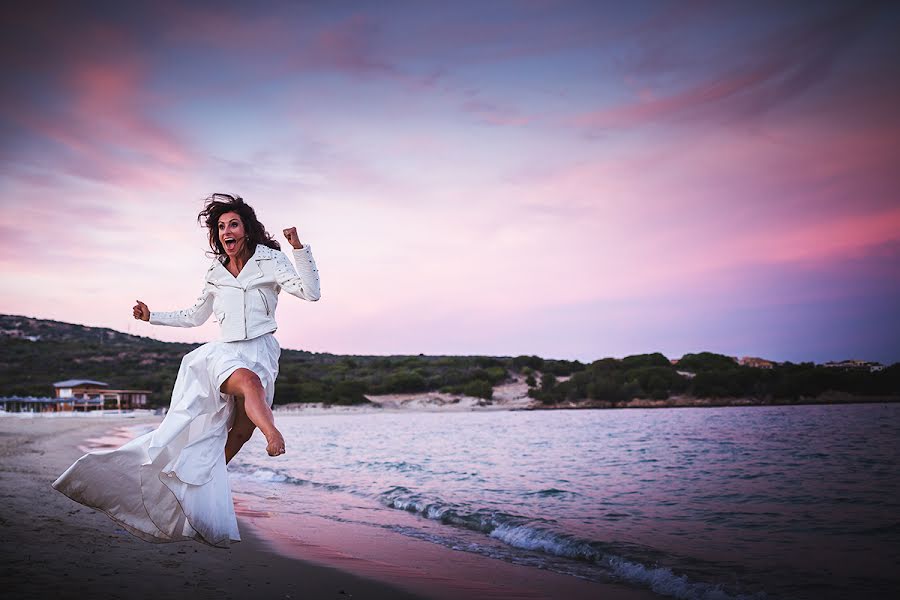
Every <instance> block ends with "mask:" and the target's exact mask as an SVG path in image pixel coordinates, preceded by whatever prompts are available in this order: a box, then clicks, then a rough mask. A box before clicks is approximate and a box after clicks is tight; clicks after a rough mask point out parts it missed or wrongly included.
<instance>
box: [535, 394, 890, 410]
mask: <svg viewBox="0 0 900 600" xmlns="http://www.w3.org/2000/svg"><path fill="white" fill-rule="evenodd" d="M846 396H847V397H845V395H844V394H833V395H832V394H823V395H822V396H817V397H812V398H801V399H799V400H793V399H790V398H784V399H774V398H769V399H756V398H693V397H686V396H678V397H672V398H668V399H666V400H651V399H646V398H635V399H633V400H627V401H624V402H610V401H607V400H585V401H582V402H564V403H560V404H559V405H558V406H554V405H553V404H542V403H536V405H535V406H531V407H528V408H524V409H519V410H579V409H582V410H583V409H590V408H596V409H603V410H614V409H619V408H722V407H743V406H811V405H822V406H835V405H842V404H890V403H893V402H900V396H849V395H846Z"/></svg>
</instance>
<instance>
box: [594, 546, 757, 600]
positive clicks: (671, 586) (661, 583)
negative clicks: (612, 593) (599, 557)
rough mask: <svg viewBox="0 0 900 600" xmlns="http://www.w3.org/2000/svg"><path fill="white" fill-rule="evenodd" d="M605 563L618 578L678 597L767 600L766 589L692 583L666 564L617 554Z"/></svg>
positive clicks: (702, 599) (719, 599) (699, 599)
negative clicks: (740, 591)
mask: <svg viewBox="0 0 900 600" xmlns="http://www.w3.org/2000/svg"><path fill="white" fill-rule="evenodd" d="M604 562H605V563H606V565H607V566H608V567H609V568H610V569H611V570H612V572H613V573H615V574H616V575H617V576H618V577H620V578H622V579H624V580H625V581H628V582H630V583H636V584H640V585H644V586H646V587H649V588H650V589H651V590H653V591H654V592H656V593H657V594H661V595H663V596H671V597H673V598H678V599H679V600H764V599H765V598H767V596H766V594H765V593H764V592H758V593H756V594H751V595H746V594H737V595H733V594H729V593H728V592H726V591H725V590H724V589H723V588H722V586H721V585H711V584H708V583H700V582H693V581H690V580H689V579H688V577H687V576H686V575H676V574H675V573H673V572H672V570H671V569H667V568H665V567H648V566H647V565H642V564H640V563H637V562H632V561H629V560H625V559H624V558H621V557H618V556H608V557H606V558H605V559H604Z"/></svg>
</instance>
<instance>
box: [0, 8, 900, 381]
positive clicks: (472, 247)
mask: <svg viewBox="0 0 900 600" xmlns="http://www.w3.org/2000/svg"><path fill="white" fill-rule="evenodd" d="M0 19H2V34H3V35H2V37H0V65H2V69H3V71H2V72H3V80H4V81H3V85H2V91H0V140H2V144H0V207H2V208H0V210H2V212H0V269H2V274H3V288H2V297H0V313H6V314H17V315H26V316H31V317H38V318H45V319H55V320H59V321H66V322H72V323H81V324H85V325H91V326H102V327H111V328H113V329H116V330H120V331H124V332H128V333H132V334H136V335H142V336H150V337H154V338H157V339H161V340H166V341H189V342H202V341H208V340H211V339H214V338H215V337H216V335H217V325H216V324H215V323H214V322H213V321H212V320H210V321H209V322H207V323H206V324H205V325H203V326H201V327H199V328H194V329H180V328H166V327H160V326H153V325H150V324H148V323H144V322H138V321H135V320H134V319H133V317H132V313H131V307H132V306H133V305H134V301H135V300H137V299H140V300H142V301H144V302H146V303H147V304H148V305H149V307H150V309H151V310H177V309H181V308H185V307H188V306H190V305H191V304H193V302H194V300H195V299H196V297H197V296H198V294H199V292H200V290H201V288H202V286H203V279H202V278H203V275H204V273H205V271H206V268H207V266H208V264H209V261H210V258H209V256H208V255H207V254H206V251H208V250H209V248H208V245H207V243H206V236H205V234H204V231H203V230H202V229H201V228H200V226H199V224H198V223H197V213H198V212H199V211H200V210H201V209H202V208H203V202H204V198H205V197H207V196H209V195H210V194H212V193H214V192H228V193H237V194H240V195H241V196H243V198H244V199H245V200H246V201H247V202H248V203H249V204H251V205H252V206H253V207H254V208H255V209H256V212H257V215H258V216H259V218H260V220H261V221H262V222H263V223H264V225H265V226H266V228H267V229H268V230H269V231H270V232H272V233H273V234H275V235H276V238H277V239H279V240H281V242H282V245H283V247H287V243H286V242H285V241H284V238H283V236H282V235H281V231H282V230H283V229H284V228H286V227H290V226H296V227H297V229H298V232H299V235H300V239H301V241H302V242H303V243H305V244H308V245H309V246H310V247H311V249H312V251H313V254H314V256H315V258H316V261H317V265H318V269H319V273H320V276H321V285H322V298H321V300H320V301H318V302H315V303H311V302H305V301H302V300H299V299H296V298H293V297H290V296H287V295H284V297H283V298H282V299H281V302H280V303H279V312H278V315H277V316H278V322H279V330H278V333H277V337H278V339H279V341H280V343H281V345H282V347H283V348H290V349H302V350H309V351H313V352H331V353H337V354H358V355H390V354H420V353H422V354H427V355H492V356H516V355H521V354H529V355H530V354H535V355H538V356H542V357H545V358H558V359H577V360H581V361H583V362H589V361H593V360H597V359H599V358H604V357H623V356H627V355H630V354H637V353H645V352H662V353H663V354H665V355H666V356H668V357H669V358H678V357H680V356H682V355H683V354H685V353H689V352H701V351H711V352H718V353H722V354H727V355H731V356H738V357H740V356H761V357H765V358H769V359H772V360H778V361H785V360H790V361H793V362H802V361H815V362H825V361H828V360H841V359H847V358H856V359H863V360H875V361H880V362H883V363H886V364H890V363H894V362H898V361H900V309H898V307H900V109H898V107H900V36H897V35H896V31H898V30H900V6H898V5H897V4H895V3H887V2H880V3H879V2H874V3H866V2H837V3H829V2H791V3H785V2H768V1H763V2H727V1H710V2H689V1H684V2H643V1H629V2H608V3H607V2H599V1H589V2H565V1H552V0H519V1H503V0H493V1H491V2H481V1H479V2H465V1H463V2H437V1H434V2H430V1H424V2H413V1H410V2H390V1H388V2H383V1H379V2H349V1H340V0H339V1H335V2H284V3H280V2H273V3H266V2H260V3H246V2H235V3H227V2H191V3H175V2H164V1H163V2H153V3H146V4H140V3H120V2H109V3H96V2H79V3H62V2H59V3H50V2H40V1H38V2H29V3H27V4H26V5H24V6H23V7H17V8H16V10H10V11H4V15H3V16H2V17H0Z"/></svg>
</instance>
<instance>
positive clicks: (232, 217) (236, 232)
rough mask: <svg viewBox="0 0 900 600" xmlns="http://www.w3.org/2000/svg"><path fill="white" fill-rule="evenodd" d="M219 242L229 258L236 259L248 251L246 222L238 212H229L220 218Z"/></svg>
mask: <svg viewBox="0 0 900 600" xmlns="http://www.w3.org/2000/svg"><path fill="white" fill-rule="evenodd" d="M218 227H219V241H220V242H222V247H223V248H225V254H227V255H228V258H235V257H237V256H241V255H243V254H244V253H245V252H246V251H247V234H246V233H245V232H244V222H243V221H241V216H240V215H239V214H237V213H236V212H227V213H225V214H223V215H222V216H221V217H219V226H218Z"/></svg>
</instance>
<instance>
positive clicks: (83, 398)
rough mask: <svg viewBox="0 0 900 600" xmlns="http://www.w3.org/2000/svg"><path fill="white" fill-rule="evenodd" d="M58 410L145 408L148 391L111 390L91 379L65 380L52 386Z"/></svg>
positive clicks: (102, 383)
mask: <svg viewBox="0 0 900 600" xmlns="http://www.w3.org/2000/svg"><path fill="white" fill-rule="evenodd" d="M53 388H54V389H55V392H56V398H57V400H58V401H59V402H58V405H59V406H60V407H65V408H60V409H58V410H95V409H103V408H109V409H116V410H122V409H126V410H128V409H134V408H146V407H147V397H148V396H149V395H150V390H111V389H109V384H108V383H104V382H102V381H94V380H92V379H66V380H65V381H57V382H56V383H54V384H53Z"/></svg>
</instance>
